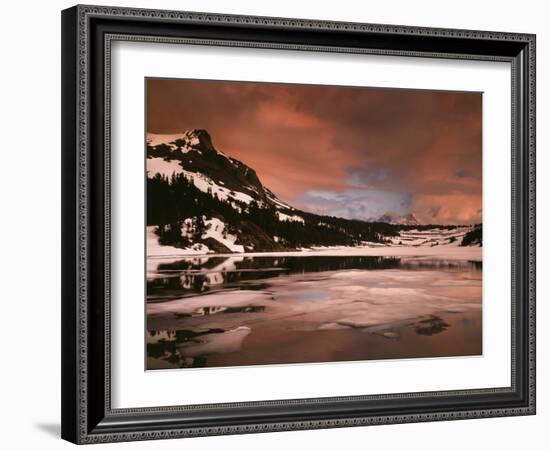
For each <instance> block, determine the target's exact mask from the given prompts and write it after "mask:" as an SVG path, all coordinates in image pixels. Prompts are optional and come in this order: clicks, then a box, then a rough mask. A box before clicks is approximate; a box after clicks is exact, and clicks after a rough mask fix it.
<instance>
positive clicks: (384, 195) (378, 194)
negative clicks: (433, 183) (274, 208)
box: [295, 189, 411, 220]
mask: <svg viewBox="0 0 550 450" xmlns="http://www.w3.org/2000/svg"><path fill="white" fill-rule="evenodd" d="M410 201H411V199H410V197H409V196H408V195H407V194H400V193H396V192H384V191H376V190H369V189H351V190H345V191H340V192H334V191H307V192H305V193H304V194H303V195H302V196H300V197H299V198H297V199H296V202H295V204H296V206H298V207H302V208H304V209H306V210H308V211H312V212H315V213H317V214H324V215H329V216H335V217H344V218H347V219H360V220H369V219H377V218H378V217H380V216H381V215H382V214H385V213H386V212H388V211H390V210H391V211H396V212H398V213H401V214H403V213H405V212H406V211H407V208H408V207H409V206H410Z"/></svg>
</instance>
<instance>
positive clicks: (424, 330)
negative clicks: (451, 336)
mask: <svg viewBox="0 0 550 450" xmlns="http://www.w3.org/2000/svg"><path fill="white" fill-rule="evenodd" d="M449 326H450V325H449V324H448V323H446V322H445V321H444V320H443V319H442V318H441V317H437V316H430V317H429V318H428V319H423V320H420V321H418V323H417V324H416V325H415V327H414V329H415V331H416V332H417V333H418V334H423V335H425V336H432V335H434V334H437V333H441V332H442V331H445V330H446V329H447V328H449Z"/></svg>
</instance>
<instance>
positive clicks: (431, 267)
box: [147, 255, 482, 369]
mask: <svg viewBox="0 0 550 450" xmlns="http://www.w3.org/2000/svg"><path fill="white" fill-rule="evenodd" d="M481 269H482V267H481V263H480V262H474V261H462V260H442V259H427V258H415V257H408V258H395V257H373V256H357V257H355V256H309V255H308V256H280V257H273V256H267V257H243V256H238V257H216V256H214V257H189V258H182V259H180V260H177V261H172V262H169V263H165V264H162V263H161V264H159V265H158V268H157V270H156V271H155V272H154V273H152V274H149V279H148V281H147V329H148V334H147V356H148V359H147V367H148V368H149V369H154V368H170V367H204V366H233V365H251V364H281V363H291V362H322V361H349V360H362V359H383V358H407V357H422V356H451V355H473V354H480V353H481Z"/></svg>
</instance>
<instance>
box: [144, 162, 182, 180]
mask: <svg viewBox="0 0 550 450" xmlns="http://www.w3.org/2000/svg"><path fill="white" fill-rule="evenodd" d="M182 172H183V168H182V167H181V165H180V162H179V161H178V160H175V159H173V160H171V161H166V160H165V159H164V158H147V176H148V177H149V178H153V177H154V176H155V174H157V173H159V174H161V175H164V176H165V177H167V178H170V177H171V176H172V174H174V173H176V174H178V173H182Z"/></svg>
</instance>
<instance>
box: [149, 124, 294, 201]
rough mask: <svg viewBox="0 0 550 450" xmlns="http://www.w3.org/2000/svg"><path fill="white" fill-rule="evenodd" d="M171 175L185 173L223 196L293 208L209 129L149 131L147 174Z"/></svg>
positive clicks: (227, 198) (207, 189)
mask: <svg viewBox="0 0 550 450" xmlns="http://www.w3.org/2000/svg"><path fill="white" fill-rule="evenodd" d="M157 173H159V174H161V175H165V176H167V177H170V176H171V175H172V173H183V174H184V175H185V176H186V178H188V179H190V180H192V182H193V184H194V185H195V186H196V187H197V188H198V189H200V190H201V191H203V192H209V193H211V194H212V195H213V196H214V195H216V196H217V197H218V198H219V199H220V200H224V201H227V200H229V201H232V202H233V203H234V204H235V205H236V206H238V202H242V203H245V204H250V203H251V202H252V201H255V202H257V203H258V205H260V206H265V205H266V204H270V205H272V206H274V207H275V208H277V209H281V210H287V209H288V210H292V209H293V208H292V207H291V206H289V205H287V204H286V203H284V202H283V201H281V200H280V199H278V198H277V196H276V195H275V194H274V193H273V192H271V191H270V190H269V189H267V188H266V187H264V186H263V185H262V183H261V182H260V180H259V178H258V176H257V175H256V172H255V171H254V170H253V169H251V168H250V167H248V166H247V165H246V164H244V163H243V162H241V161H239V160H237V159H235V158H232V157H230V156H227V155H226V154H225V153H223V152H222V151H220V150H217V149H216V148H215V147H214V145H213V143H212V138H211V137H210V134H209V133H208V132H207V131H206V130H188V131H186V132H185V133H181V134H166V135H162V134H152V133H149V134H148V135H147V175H148V176H149V177H153V176H155V174H157Z"/></svg>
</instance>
